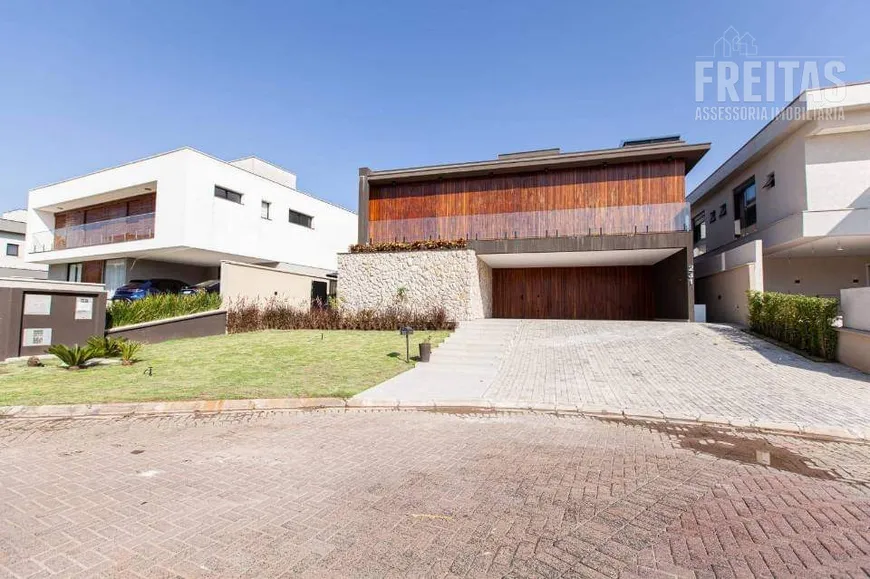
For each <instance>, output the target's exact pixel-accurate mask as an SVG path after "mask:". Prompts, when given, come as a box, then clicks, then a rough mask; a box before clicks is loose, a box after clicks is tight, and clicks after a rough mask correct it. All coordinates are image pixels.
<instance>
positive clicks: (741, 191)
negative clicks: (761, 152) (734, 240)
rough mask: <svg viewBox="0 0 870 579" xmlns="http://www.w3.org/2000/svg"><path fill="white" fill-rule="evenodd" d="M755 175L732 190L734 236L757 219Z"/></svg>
mask: <svg viewBox="0 0 870 579" xmlns="http://www.w3.org/2000/svg"><path fill="white" fill-rule="evenodd" d="M755 201H756V190H755V177H752V178H750V179H748V180H747V181H745V182H744V183H743V184H742V185H740V186H739V187H738V188H737V189H735V190H734V236H735V237H740V236H741V235H742V233H743V230H744V229H746V228H747V227H752V226H753V225H755V223H756V222H757V220H758V213H757V211H756V208H755Z"/></svg>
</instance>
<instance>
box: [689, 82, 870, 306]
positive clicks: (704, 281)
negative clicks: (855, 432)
mask: <svg viewBox="0 0 870 579" xmlns="http://www.w3.org/2000/svg"><path fill="white" fill-rule="evenodd" d="M688 201H689V203H691V207H692V209H691V210H692V217H693V224H694V241H695V260H694V261H695V278H696V280H697V281H696V287H695V302H696V303H698V304H705V305H706V306H707V319H708V320H709V321H714V322H738V323H745V322H746V321H747V311H746V303H747V302H746V290H747V289H757V290H763V291H776V292H783V293H795V294H806V295H813V296H816V295H818V296H830V297H839V295H840V290H841V289H845V288H854V287H862V286H867V285H870V83H860V84H854V85H848V86H846V87H832V88H826V89H816V90H810V91H806V92H804V93H802V94H801V95H800V96H798V97H797V98H796V99H795V100H794V101H793V102H792V103H791V104H790V105H789V106H788V107H787V108H786V109H785V111H783V113H782V114H781V115H780V116H778V117H777V118H776V119H774V120H773V121H772V122H770V123H769V124H768V125H767V126H765V127H764V128H763V129H762V130H761V131H759V132H758V133H757V134H756V135H755V136H754V137H753V138H752V139H750V140H749V141H748V142H747V143H746V144H745V145H744V146H743V147H742V148H741V149H740V150H739V151H737V152H736V153H735V154H734V155H733V156H732V157H731V158H730V159H728V160H727V161H726V162H725V163H724V164H723V165H722V166H721V167H719V168H718V169H717V170H716V171H714V172H713V174H712V175H710V177H708V178H707V179H706V180H705V181H704V182H703V183H701V184H700V185H699V186H698V187H697V188H696V189H695V190H694V191H692V193H690V194H689V196H688Z"/></svg>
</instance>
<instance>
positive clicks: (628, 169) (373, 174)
mask: <svg viewBox="0 0 870 579" xmlns="http://www.w3.org/2000/svg"><path fill="white" fill-rule="evenodd" d="M708 149H709V145H708V144H694V145H692V144H687V143H685V142H683V141H682V140H680V138H679V137H666V138H661V139H647V140H641V141H628V142H625V143H623V144H622V146H620V147H618V148H613V149H604V150H596V151H585V152H577V153H562V152H561V151H560V150H559V149H547V150H542V151H531V152H526V153H511V154H505V155H499V156H498V158H497V159H494V160H491V161H477V162H470V163H457V164H450V165H436V166H428V167H416V168H409V169H395V170H382V171H372V170H370V169H368V168H363V169H360V174H359V232H358V241H359V242H360V243H363V244H378V243H383V242H396V241H398V242H402V241H404V242H411V241H420V240H437V239H441V240H456V239H465V240H467V249H458V250H453V251H447V250H441V251H414V252H396V253H349V254H343V255H340V256H339V277H340V278H341V280H342V281H341V285H340V289H339V295H340V297H341V298H342V300H343V302H344V304H345V305H346V306H347V307H351V308H357V309H361V308H377V307H383V306H386V305H390V304H391V303H394V302H396V301H400V302H402V303H404V304H406V305H409V306H411V307H415V308H424V307H429V306H432V305H441V306H444V307H445V308H446V309H447V310H448V314H449V315H450V316H451V317H453V318H454V319H457V320H466V319H474V318H480V317H496V318H567V319H640V320H652V319H680V320H689V319H692V318H693V308H692V305H693V288H692V274H691V266H692V233H691V228H690V224H689V215H688V206H687V204H686V200H685V175H686V173H687V172H688V171H689V170H691V168H692V167H693V166H694V165H695V164H696V163H697V162H698V160H699V159H700V158H701V157H702V156H703V155H704V154H705V153H706V152H707V150H708Z"/></svg>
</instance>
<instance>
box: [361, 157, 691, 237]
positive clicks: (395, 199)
mask: <svg viewBox="0 0 870 579" xmlns="http://www.w3.org/2000/svg"><path fill="white" fill-rule="evenodd" d="M684 175H685V161H684V160H682V159H674V160H667V161H664V160H663V161H649V162H639V163H630V164H620V165H606V166H604V165H603V166H597V167H581V168H573V169H560V170H552V171H538V172H534V173H526V174H509V175H493V176H485V177H468V178H454V179H447V178H445V179H439V180H435V181H426V182H403V183H397V184H387V183H372V184H370V189H369V201H368V223H369V237H370V239H371V240H372V241H392V240H394V239H399V240H401V239H403V238H404V239H405V240H406V241H413V240H418V239H428V238H430V237H441V238H444V239H447V238H456V237H466V236H468V237H471V238H475V234H477V237H478V238H480V239H492V238H497V237H501V236H502V235H503V234H507V235H508V236H512V234H513V233H516V235H517V236H518V237H524V236H525V237H532V236H544V235H545V233H546V235H554V236H555V235H556V233H555V232H556V231H557V230H559V231H560V233H559V234H560V235H581V234H587V230H588V229H592V228H593V225H598V228H597V229H599V231H603V230H605V229H606V230H607V231H604V232H605V233H633V232H634V228H635V227H637V228H638V230H639V231H644V230H645V228H646V226H648V225H649V224H652V227H653V228H652V229H650V231H663V230H666V231H676V230H682V229H683V228H684V227H685V225H684V223H682V218H681V215H682V214H681V213H680V215H677V213H679V212H681V211H683V210H684V206H685V179H684ZM620 207H622V208H627V210H626V211H620V210H618V208H620ZM629 208H630V209H629ZM579 210H586V211H579ZM483 216H490V217H489V218H488V220H487V221H486V222H485V224H484V225H485V226H482V225H481V219H483ZM578 216H579V217H578ZM581 221H582V224H581V225H582V227H580V226H577V227H573V228H572V225H576V224H577V223H580V222H581ZM472 229H474V231H472ZM599 231H592V233H594V234H597V233H599ZM494 232H498V234H496V233H494Z"/></svg>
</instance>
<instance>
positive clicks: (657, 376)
mask: <svg viewBox="0 0 870 579" xmlns="http://www.w3.org/2000/svg"><path fill="white" fill-rule="evenodd" d="M357 398H359V399H363V400H370V401H378V400H380V401H389V400H392V401H395V400H399V401H401V402H402V403H409V404H410V403H413V402H432V401H434V402H435V403H436V404H437V403H439V402H451V401H467V402H468V403H469V404H472V403H479V404H483V405H487V404H491V405H494V406H511V405H513V406H520V407H528V406H533V407H537V406H552V407H562V408H579V409H580V410H586V411H590V412H593V411H594V412H600V411H607V412H624V413H626V414H631V415H642V416H664V417H666V418H683V419H691V420H696V419H698V418H702V419H706V420H710V421H716V422H726V423H727V422H731V423H733V424H735V425H746V426H749V425H750V424H753V425H757V426H761V427H768V428H788V429H794V428H795V427H800V428H803V429H806V430H809V431H814V432H817V433H828V434H838V435H846V433H847V432H850V433H852V435H858V436H865V437H866V436H870V421H868V416H870V376H868V375H867V374H864V373H862V372H858V371H857V370H853V369H851V368H848V367H846V366H843V365H841V364H836V363H817V362H813V361H811V360H808V359H806V358H803V357H801V356H799V355H797V354H793V353H791V352H788V351H786V350H783V349H782V348H778V347H776V346H774V345H772V344H770V343H768V342H765V341H763V340H760V339H757V338H755V337H753V336H750V335H748V334H746V333H744V332H742V331H740V330H738V329H735V328H732V327H729V326H722V325H713V324H688V323H681V322H616V321H567V320H565V321H563V320H552V321H551V320H480V321H475V322H469V323H465V324H463V325H462V326H461V327H460V329H459V330H458V331H457V332H456V333H455V334H454V335H453V336H451V337H450V338H449V339H448V340H447V342H446V343H445V344H444V345H442V346H441V347H439V348H438V349H437V350H436V351H435V353H434V354H433V357H432V363H430V364H428V365H424V364H419V365H418V367H417V368H416V369H414V370H412V371H410V372H406V373H405V374H402V375H400V376H398V377H396V378H393V379H392V380H389V381H387V382H385V383H383V384H381V385H379V386H377V387H375V388H372V389H370V390H367V391H366V392H363V393H362V394H360V395H358V397H357Z"/></svg>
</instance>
